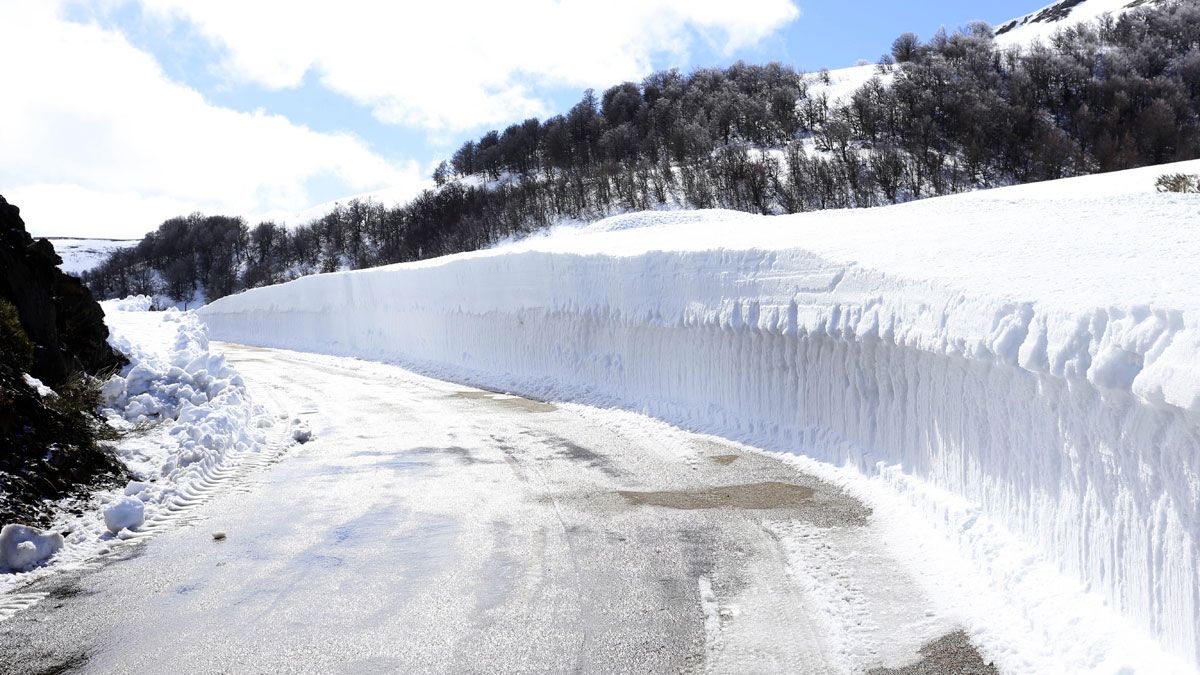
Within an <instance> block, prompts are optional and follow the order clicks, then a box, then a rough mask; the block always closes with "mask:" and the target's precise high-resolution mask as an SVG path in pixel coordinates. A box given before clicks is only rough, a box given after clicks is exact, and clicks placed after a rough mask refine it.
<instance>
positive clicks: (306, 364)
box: [0, 345, 987, 673]
mask: <svg viewBox="0 0 1200 675" xmlns="http://www.w3.org/2000/svg"><path fill="white" fill-rule="evenodd" d="M217 348H218V349H221V350H223V351H225V352H226V354H227V355H228V356H229V358H230V360H231V361H232V362H233V363H234V365H235V366H236V367H237V368H238V369H239V370H240V371H241V372H242V374H243V376H244V377H245V379H246V381H247V384H248V386H249V388H250V391H251V393H252V395H254V396H255V397H256V400H258V401H260V402H261V403H263V404H264V405H266V406H267V407H268V408H270V409H271V410H272V413H273V414H274V415H276V417H277V418H279V420H280V424H292V423H293V422H292V420H297V419H298V420H303V421H304V423H306V424H307V425H308V426H309V427H310V428H311V429H312V432H313V436H312V439H311V440H310V441H308V442H307V443H304V444H299V445H296V446H294V447H293V448H291V449H290V450H289V451H288V452H287V453H286V454H285V455H284V456H283V457H282V458H281V459H280V461H279V462H278V463H275V464H273V465H271V466H269V467H267V468H266V469H262V470H260V471H258V472H256V473H255V474H253V475H252V477H251V479H250V480H249V481H248V482H245V483H243V484H241V485H239V486H236V487H235V488H231V489H228V490H225V491H223V492H222V493H220V494H218V495H217V496H215V497H214V498H213V499H212V500H211V501H209V502H208V503H206V504H204V505H203V506H201V507H200V508H199V509H197V510H196V511H195V512H194V513H193V514H192V516H191V517H190V518H189V519H188V520H187V522H185V523H181V524H180V525H179V526H178V527H176V528H173V529H171V530H169V531H167V532H165V533H163V534H161V535H159V536H156V537H154V538H152V539H149V540H147V541H145V542H143V543H139V544H137V545H131V546H129V547H128V550H126V551H124V552H123V554H122V555H121V556H118V557H119V558H122V559H120V560H115V561H113V562H110V563H106V564H104V565H101V566H98V567H96V568H94V569H89V570H86V571H81V572H69V571H67V572H63V573H61V574H58V575H54V576H52V577H50V578H48V579H45V580H43V581H41V582H38V584H37V585H36V586H35V587H34V588H32V589H24V590H26V591H35V592H39V593H46V594H47V596H46V598H45V599H44V600H42V601H40V602H38V603H37V604H36V605H34V606H33V607H31V608H29V609H27V610H25V611H23V612H20V613H18V614H16V615H15V616H14V617H12V618H11V619H9V620H7V621H4V622H2V623H0V662H2V663H0V665H3V669H4V670H5V671H7V672H63V671H68V670H76V669H77V670H80V671H85V672H122V673H162V672H176V673H181V672H331V671H337V672H356V673H367V672H485V671H486V672H599V673H616V672H792V673H824V672H865V671H870V670H872V669H878V668H896V669H900V670H899V672H964V673H968V672H987V668H986V667H985V666H984V664H983V662H982V661H981V660H980V657H979V655H978V654H977V653H976V652H975V650H974V649H973V648H972V646H971V645H970V643H969V642H968V641H967V640H966V638H965V636H964V635H963V634H962V633H961V632H957V631H956V627H955V626H953V625H951V624H946V623H945V622H942V621H941V620H940V619H939V618H938V617H937V616H936V612H934V611H933V609H932V608H931V607H929V606H928V602H927V600H926V599H925V598H924V597H923V595H922V594H921V592H920V591H919V590H917V588H916V585H915V584H914V583H912V582H911V581H910V580H909V579H908V577H907V576H906V575H905V573H904V572H903V570H902V569H901V568H900V567H899V566H898V565H897V564H895V562H894V561H891V560H889V558H888V556H887V552H886V551H881V550H879V547H878V546H877V545H875V544H874V543H873V539H872V537H871V536H870V523H871V513H870V510H869V509H868V508H866V507H865V506H864V505H863V504H861V503H858V502H856V501H854V500H853V499H851V498H849V497H847V496H846V495H844V494H842V493H841V492H840V491H839V490H837V489H836V488H834V487H832V486H830V485H827V484H824V483H821V482H819V481H817V480H816V479H814V478H811V477H809V476H805V475H802V474H800V473H797V471H796V470H795V469H794V468H792V467H790V466H788V465H787V464H785V463H783V462H781V461H780V460H778V459H776V458H774V457H771V456H768V455H765V454H761V453H757V452H754V451H750V450H748V449H744V448H741V447H738V446H733V445H731V444H727V443H723V442H721V441H718V440H715V439H712V438H709V437H701V436H695V435H692V434H688V433H684V432H682V431H679V430H677V429H673V428H670V427H668V426H666V425H663V424H660V423H657V422H654V421H652V420H648V419H646V418H643V417H641V416H638V415H633V414H630V413H624V412H617V411H604V410H596V409H591V408H584V407H581V406H558V405H553V404H548V403H543V402H538V401H532V400H528V399H524V398H519V397H515V396H508V395H502V394H497V393H493V392H488V391H481V390H477V389H472V388H469V387H464V386H461V385H456V384H451V383H447V382H441V381H438V380H433V379H429V378H425V377H421V376H418V375H414V374H412V373H410V372H408V371H405V370H402V369H400V368H396V367H392V366H386V365H380V364H376V363H369V362H363V361H356V360H351V359H341V358H334V357H326V356H316V355H310V354H300V353H295V352H287V351H281V350H267V349H258V348H253V347H244V346H236V345H219V346H217ZM218 532H220V533H223V534H224V537H223V538H215V537H214V533H218ZM798 556H799V557H798ZM831 598H832V599H831ZM839 605H845V607H841V606H839ZM847 608H849V609H847Z"/></svg>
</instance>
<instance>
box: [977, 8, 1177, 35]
mask: <svg viewBox="0 0 1200 675" xmlns="http://www.w3.org/2000/svg"><path fill="white" fill-rule="evenodd" d="M1161 1H1162V0H1059V2H1056V3H1054V4H1051V5H1047V6H1045V7H1043V8H1042V9H1039V10H1038V11H1036V12H1032V13H1030V14H1026V15H1025V16H1022V17H1018V18H1016V19H1013V20H1012V21H1007V22H1005V23H1003V24H1001V25H1000V26H998V27H997V28H996V41H997V42H999V43H1000V44H1002V45H1017V44H1022V45H1027V44H1029V43H1031V42H1033V41H1034V40H1043V41H1044V40H1046V39H1047V38H1049V37H1050V36H1051V35H1053V34H1054V31H1056V30H1059V29H1061V28H1067V27H1069V26H1073V25H1075V24H1079V23H1083V22H1085V21H1093V20H1095V19H1098V18H1100V16H1102V15H1104V14H1111V15H1113V16H1119V15H1120V14H1121V13H1122V12H1126V11H1129V10H1130V9H1133V8H1136V7H1141V6H1145V5H1153V4H1155V3H1158V2H1161Z"/></svg>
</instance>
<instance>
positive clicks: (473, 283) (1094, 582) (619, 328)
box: [200, 162, 1200, 672]
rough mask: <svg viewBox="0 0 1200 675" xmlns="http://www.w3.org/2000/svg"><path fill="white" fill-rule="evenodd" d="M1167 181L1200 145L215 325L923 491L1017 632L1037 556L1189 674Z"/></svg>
mask: <svg viewBox="0 0 1200 675" xmlns="http://www.w3.org/2000/svg"><path fill="white" fill-rule="evenodd" d="M1169 171H1186V172H1189V173H1196V172H1200V162H1187V163H1183V164H1180V165H1175V166H1164V167H1152V168H1147V169H1139V170H1134V171H1128V172H1123V173H1116V174H1107V175H1098V176H1089V177H1083V178H1075V179H1070V180H1064V181H1057V182H1053V183H1044V184H1035V185H1027V186H1019V187H1013V188H1005V189H999V190H992V191H985V192H977V193H970V194H963V195H957V196H953V197H946V198H939V199H930V200H925V201H919V202H913V203H909V204H904V205H900V206H893V207H887V208H880V209H871V210H851V211H827V212H819V213H812V214H802V215H798V216H779V217H760V216H749V215H742V214H731V213H729V212H690V213H686V214H679V213H672V214H661V213H651V214H645V215H641V216H639V215H630V216H623V217H622V218H621V220H620V221H617V222H602V223H599V224H597V225H595V226H592V227H586V228H582V229H574V230H571V229H566V228H563V229H560V230H557V231H555V232H553V233H552V234H550V235H548V236H544V237H539V238H534V239H530V240H527V241H524V242H520V243H517V244H514V245H510V246H506V247H501V248H497V249H492V250H487V251H479V252H475V253H470V254H463V255H457V256H450V257H447V258H442V259H438V260H432V261H425V262H422V263H416V264H405V265H398V266H391V267H385V268H377V269H372V270H363V271H359V272H351V273H336V274H329V275H320V276H313V277H306V278H302V279H299V280H297V281H294V282H291V283H288V284H283V285H280V286H274V287H268V288H262V289H257V290H253V291H249V292H246V293H243V294H240V295H237V296H233V297H229V298H224V299H222V300H219V301H217V302H215V303H213V304H211V305H209V306H208V307H205V308H203V309H202V310H200V315H201V317H202V318H203V320H204V321H205V322H206V323H207V324H208V325H209V327H210V330H211V331H212V334H213V335H214V337H217V338H220V339H224V340H232V341H238V342H245V343H250V344H259V345H267V346H278V347H290V348H295V349H302V350H311V351H319V352H326V353H334V354H344V355H357V356H362V357H366V358H374V359H384V360H391V361H397V362H401V363H404V364H407V365H409V366H411V367H415V368H418V369H422V370H425V371H427V372H433V373H437V374H440V375H442V376H444V377H448V378H454V379H460V380H467V381H471V382H474V383H476V384H484V385H488V386H492V387H499V388H506V389H509V390H512V391H518V392H522V393H525V394H530V395H535V396H542V397H549V398H558V399H570V400H578V401H584V402H589V403H594V404H602V405H615V406H620V407H624V408H628V409H633V410H639V411H643V412H645V413H647V414H650V415H653V416H656V417H660V418H662V419H665V420H668V421H671V422H674V423H677V424H680V425H682V426H686V427H690V428H693V429H698V430H702V431H709V432H714V433H717V434H720V435H723V436H727V437H731V438H736V439H738V440H743V441H748V442H750V443H752V444H755V445H758V446H760V447H767V448H773V449H779V450H784V451H787V452H792V453H797V454H802V455H806V456H809V457H812V458H815V459H817V460H821V461H823V462H828V463H831V464H834V465H846V466H851V467H854V468H856V469H857V471H858V472H860V473H861V474H863V475H866V476H876V477H878V478H879V479H880V480H884V481H885V482H886V483H887V484H888V485H889V486H890V487H892V488H895V489H896V490H898V491H900V492H903V493H905V494H910V495H913V497H912V499H913V503H914V504H919V505H921V506H922V508H925V509H926V511H927V513H928V515H929V516H930V517H931V520H935V521H936V522H939V523H940V524H941V526H942V528H943V530H944V532H945V534H946V536H947V537H949V538H951V539H953V540H955V541H957V542H958V543H959V544H960V548H961V550H963V551H965V552H966V553H967V554H969V555H971V556H974V559H975V560H976V562H977V564H978V565H979V566H980V567H981V568H983V569H985V570H986V573H987V574H988V575H989V576H990V577H991V578H993V579H996V580H998V581H997V583H1002V584H1005V585H1006V586H1005V587H1006V588H1007V589H1010V590H1011V591H1012V593H1013V595H1012V597H1011V603H1012V604H1013V605H1014V606H1019V607H1025V608H1027V610H1028V611H1026V610H1022V611H1025V612H1026V613H1025V614H1024V615H1023V616H1025V617H1026V620H1027V621H1029V622H1034V621H1036V619H1034V618H1032V617H1035V616H1050V617H1054V616H1058V615H1062V616H1068V615H1070V612H1069V611H1068V610H1067V608H1066V607H1062V606H1058V605H1055V604H1054V603H1057V602H1061V600H1060V599H1053V600H1052V599H1049V598H1050V597H1051V596H1052V595H1053V593H1057V592H1059V590H1060V589H1050V588H1048V587H1049V586H1054V585H1061V584H1059V583H1056V584H1042V585H1041V586H1043V587H1047V588H1045V589H1043V590H1042V591H1036V590H1035V591H1030V590H1029V589H1028V588H1027V586H1028V584H1027V582H1025V581H1022V579H1024V578H1029V575H1028V574H1027V567H1028V566H1029V565H1033V564H1034V563H1035V562H1036V561H1044V562H1046V563H1048V564H1050V565H1053V566H1054V567H1055V568H1056V569H1057V570H1059V573H1061V574H1063V575H1064V576H1063V579H1070V580H1074V583H1078V584H1079V585H1080V588H1086V589H1088V591H1089V592H1090V593H1092V594H1094V595H1095V596H1096V597H1099V598H1102V599H1103V601H1104V602H1106V603H1108V604H1109V605H1110V606H1111V607H1113V608H1115V609H1116V610H1117V612H1119V613H1120V615H1122V616H1123V617H1125V619H1123V620H1128V621H1130V622H1132V623H1133V624H1135V625H1136V626H1138V627H1139V629H1140V630H1141V631H1144V633H1146V634H1149V635H1152V636H1154V638H1155V639H1156V640H1158V641H1159V643H1160V644H1161V645H1163V646H1164V647H1165V648H1166V649H1168V650H1169V651H1170V652H1172V653H1174V654H1176V655H1179V656H1181V657H1182V658H1184V659H1186V661H1187V662H1189V663H1192V664H1196V663H1200V644H1198V638H1197V635H1198V633H1200V293H1197V291H1196V289H1197V288H1200V265H1197V264H1196V263H1197V261H1200V197H1197V196H1195V195H1175V194H1158V193H1155V192H1154V190H1153V187H1152V185H1153V181H1154V179H1155V178H1156V177H1157V176H1158V175H1159V174H1161V173H1164V172H1169ZM639 219H640V220H641V221H642V222H639ZM931 494H938V495H944V496H945V497H944V498H938V499H931V498H930V497H929V495H931ZM947 500H950V501H947ZM951 502H953V504H955V506H953V508H951V507H948V506H947V504H948V503H951ZM985 523H986V524H987V525H986V526H985ZM1000 531H1003V532H1006V533H1007V534H1006V536H1007V535H1012V536H1013V537H1014V538H1015V539H1014V541H1019V542H1021V546H1025V547H1028V548H1027V551H1028V553H1027V554H1026V553H1020V551H1021V550H1026V549H1020V548H1019V547H1018V548H1014V547H1012V546H1007V547H997V546H996V537H995V536H993V535H992V534H986V533H991V532H1000ZM998 549H1003V550H998ZM1004 580H1007V581H1004ZM1063 583H1065V582H1063ZM1022 584H1025V586H1022ZM1064 587H1065V586H1064ZM1030 593H1032V595H1030ZM1022 594H1024V595H1022ZM1048 608H1049V609H1048ZM1039 612H1040V613H1041V614H1039ZM1088 620H1090V618H1089V617H1088V616H1082V615H1081V616H1079V617H1078V618H1071V619H1070V620H1069V621H1066V620H1064V623H1063V625H1064V626H1066V625H1074V623H1076V622H1077V621H1085V622H1086V621H1088ZM1030 630H1033V631H1042V633H1039V634H1042V635H1043V636H1044V638H1045V639H1043V640H1042V642H1045V643H1046V644H1051V645H1053V644H1055V643H1056V641H1062V640H1065V639H1069V640H1075V639H1080V640H1082V639H1084V638H1083V637H1072V638H1065V637H1064V635H1063V634H1061V633H1055V632H1054V631H1051V630H1049V629H1048V628H1047V627H1045V626H1041V625H1035V626H1033V627H1031V628H1030ZM1063 630H1076V631H1078V632H1079V633H1080V635H1083V634H1086V633H1087V631H1083V630H1081V629H1078V628H1074V629H1070V628H1064V629H1063ZM1093 638H1094V636H1093ZM1047 640H1048V642H1047ZM1055 648H1057V647H1055ZM1062 648H1063V649H1066V648H1067V647H1066V646H1065V645H1063V646H1062ZM1074 648H1075V651H1076V652H1078V653H1079V654H1080V656H1079V657H1078V658H1079V660H1078V661H1072V662H1070V663H1069V664H1068V665H1069V666H1070V667H1071V668H1082V669H1085V670H1086V669H1097V668H1099V669H1105V668H1112V667H1113V666H1114V663H1112V662H1110V661H1109V660H1107V659H1109V658H1110V657H1111V654H1109V653H1108V651H1106V650H1110V649H1111V648H1113V645H1112V641H1111V640H1107V639H1105V640H1100V641H1098V642H1096V644H1091V643H1088V645H1087V646H1078V645H1074ZM1000 649H1002V648H1000V647H994V648H993V655H995V654H996V653H997V651H998V650H1000ZM1002 660H1003V659H1002ZM1005 662H1006V663H1008V664H1009V665H1010V666H1013V667H1014V668H1016V669H1017V670H1020V669H1021V668H1022V667H1021V666H1020V664H1021V663H1026V666H1028V663H1027V662H1023V661H1021V660H1020V659H1019V658H1016V657H1014V658H1013V659H1010V660H1008V661H1005ZM1014 664H1016V665H1014ZM1060 665H1061V664H1060ZM1063 667H1067V666H1063ZM1035 669H1036V668H1035ZM1109 672H1111V670H1109Z"/></svg>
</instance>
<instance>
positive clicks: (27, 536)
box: [0, 525, 63, 572]
mask: <svg viewBox="0 0 1200 675" xmlns="http://www.w3.org/2000/svg"><path fill="white" fill-rule="evenodd" d="M62 547H63V536H62V535H61V534H58V533H54V532H43V531H42V530H39V529H37V528H34V527H26V526H24V525H5V526H4V528H3V529H0V572H26V571H29V570H31V569H33V568H34V567H37V566H38V565H41V564H42V563H44V562H46V561H47V560H49V559H50V557H51V556H53V555H54V554H55V553H58V551H59V550H60V549H62Z"/></svg>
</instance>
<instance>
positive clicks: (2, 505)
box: [0, 197, 127, 555]
mask: <svg viewBox="0 0 1200 675" xmlns="http://www.w3.org/2000/svg"><path fill="white" fill-rule="evenodd" d="M58 264H59V257H58V256H57V255H56V254H55V253H54V247H53V246H52V245H51V244H50V242H48V241H46V240H44V239H42V240H40V241H36V242H35V241H34V240H33V239H32V238H31V237H30V236H29V234H28V233H26V231H25V224H24V222H22V220H21V217H20V213H19V211H18V210H17V208H16V207H15V206H12V205H10V204H9V203H8V202H6V201H5V200H4V198H3V197H0V525H3V524H5V523H11V522H22V523H26V524H38V525H46V524H49V522H50V520H51V518H52V516H53V507H54V503H55V502H58V501H59V500H62V499H67V498H81V497H85V496H86V495H87V494H89V493H90V491H91V490H94V489H96V488H99V487H102V486H106V485H112V484H116V483H118V482H119V481H121V480H122V479H124V478H125V477H126V476H127V471H126V469H125V468H124V467H123V466H122V465H121V463H120V462H119V461H118V460H117V459H116V458H115V457H114V456H113V454H112V452H111V451H110V450H109V449H107V448H106V447H104V446H103V445H101V444H99V443H98V442H97V440H98V439H97V436H98V435H99V433H100V432H101V431H102V430H104V429H106V428H107V427H105V426H103V425H102V424H101V423H100V422H99V420H98V419H97V417H96V412H95V411H96V406H97V405H98V403H99V393H98V391H99V385H98V382H97V381H96V380H92V379H89V378H87V377H83V376H82V374H84V373H86V374H90V375H103V374H104V372H105V371H106V370H108V369H115V368H117V367H119V366H120V365H122V364H123V363H124V362H125V359H124V357H122V356H120V355H119V354H118V353H117V352H115V351H113V349H112V348H111V347H109V345H108V328H107V327H106V326H105V325H104V312H103V310H102V309H101V308H100V305H99V304H98V303H96V301H95V299H94V298H93V297H92V294H91V292H90V291H88V290H87V288H85V287H84V286H83V285H82V284H80V283H79V280H78V279H76V278H74V277H70V276H67V275H65V274H63V273H62V272H61V271H59V270H58V268H57V267H56V266H57V265H58ZM30 375H32V377H30ZM47 387H49V389H47ZM50 390H53V392H51V391H50ZM27 544H28V542H22V543H21V546H23V548H21V550H20V551H18V550H17V549H13V551H14V553H13V555H17V554H18V553H21V554H22V555H23V553H22V551H25V549H28V548H29V545H27ZM25 552H26V553H27V552H28V551H25Z"/></svg>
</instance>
